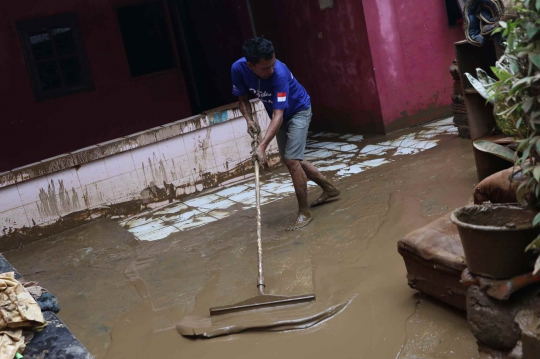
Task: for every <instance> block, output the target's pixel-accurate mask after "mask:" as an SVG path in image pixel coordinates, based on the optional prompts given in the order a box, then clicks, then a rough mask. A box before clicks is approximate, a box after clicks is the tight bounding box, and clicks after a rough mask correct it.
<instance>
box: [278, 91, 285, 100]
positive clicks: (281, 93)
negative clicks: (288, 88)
mask: <svg viewBox="0 0 540 359" xmlns="http://www.w3.org/2000/svg"><path fill="white" fill-rule="evenodd" d="M285 101H287V93H286V92H278V94H277V102H285Z"/></svg>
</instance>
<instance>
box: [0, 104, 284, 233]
mask: <svg viewBox="0 0 540 359" xmlns="http://www.w3.org/2000/svg"><path fill="white" fill-rule="evenodd" d="M254 106H255V109H256V115H257V118H258V120H259V123H260V125H261V128H262V130H263V131H264V132H265V131H266V129H267V128H268V124H269V119H268V115H267V114H266V111H265V110H264V106H263V105H262V104H261V103H255V104H254ZM218 121H222V122H219V123H218ZM164 127H165V128H169V131H171V132H169V133H172V132H174V134H178V135H177V136H176V137H172V138H168V139H164V140H161V141H158V142H157V143H151V144H148V145H146V146H143V147H137V148H133V149H131V150H127V151H125V152H121V153H117V154H114V155H112V156H108V157H105V158H103V159H99V160H95V161H92V162H89V163H84V164H82V165H81V166H80V167H78V168H77V169H75V168H71V169H67V170H63V171H60V172H55V173H52V174H49V175H47V176H43V177H38V178H34V179H31V180H28V181H24V182H21V183H18V184H16V185H11V186H7V187H3V188H0V237H2V236H3V235H6V234H9V231H12V230H16V229H19V228H22V227H31V226H34V225H47V224H51V223H54V222H55V221H57V220H58V219H59V218H61V217H63V216H66V215H68V214H70V213H73V212H78V211H81V210H84V209H88V208H90V209H92V208H96V207H99V206H106V205H110V204H114V203H121V202H126V201H131V200H134V199H137V198H140V195H141V191H142V190H143V189H145V188H146V187H148V186H149V185H150V183H151V182H154V183H155V184H156V185H157V186H158V187H160V188H163V182H166V183H172V184H174V185H175V186H176V187H178V189H177V194H178V195H184V194H191V193H194V192H196V191H201V190H203V189H204V187H203V185H201V184H197V181H200V180H201V179H202V178H203V177H204V175H205V174H217V173H220V172H227V171H229V170H232V169H234V167H235V166H237V165H239V164H240V163H242V162H243V161H246V160H248V159H249V158H251V137H250V136H249V135H248V133H247V125H246V121H245V119H244V118H243V117H241V114H240V112H239V111H238V110H237V109H233V110H227V111H223V112H222V113H216V114H211V115H208V116H207V117H202V118H194V119H193V120H191V121H190V122H182V123H181V122H180V121H178V122H175V123H172V124H168V125H165V126H164ZM157 138H159V135H158V137H157ZM269 152H272V153H275V152H277V145H276V143H275V141H273V142H272V144H271V145H270V148H269Z"/></svg>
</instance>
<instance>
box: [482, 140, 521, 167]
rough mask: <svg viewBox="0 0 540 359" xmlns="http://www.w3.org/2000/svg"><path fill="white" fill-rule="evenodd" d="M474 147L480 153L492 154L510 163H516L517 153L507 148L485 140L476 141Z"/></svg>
mask: <svg viewBox="0 0 540 359" xmlns="http://www.w3.org/2000/svg"><path fill="white" fill-rule="evenodd" d="M473 145H474V147H475V148H476V149H477V150H478V151H482V152H487V153H491V154H492V155H495V156H497V157H500V158H502V159H505V160H507V161H509V162H512V163H513V162H514V158H515V152H514V151H512V150H511V149H509V148H507V147H504V146H501V145H499V144H496V143H493V142H490V141H485V140H478V141H474V142H473Z"/></svg>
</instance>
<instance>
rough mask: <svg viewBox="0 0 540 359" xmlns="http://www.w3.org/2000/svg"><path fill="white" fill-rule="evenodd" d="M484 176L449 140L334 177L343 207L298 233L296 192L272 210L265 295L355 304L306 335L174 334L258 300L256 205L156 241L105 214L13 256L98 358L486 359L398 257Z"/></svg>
mask: <svg viewBox="0 0 540 359" xmlns="http://www.w3.org/2000/svg"><path fill="white" fill-rule="evenodd" d="M475 182H476V172H475V168H474V162H473V156H472V151H471V144H470V142H469V141H464V140H461V139H459V138H458V137H457V136H456V137H453V136H445V137H444V138H443V139H442V140H441V142H440V143H439V146H438V147H436V148H434V149H431V150H428V151H425V152H423V153H420V154H417V155H412V156H401V157H399V158H395V159H394V162H392V163H389V164H386V165H383V166H380V167H377V168H374V169H372V170H369V171H366V172H362V173H359V174H357V175H353V176H350V177H348V178H346V179H343V180H341V181H339V182H337V184H338V185H339V187H340V188H341V189H342V190H343V193H342V196H341V197H340V199H339V200H337V201H333V202H330V203H328V204H326V205H323V206H321V207H318V208H316V209H314V211H313V213H314V216H315V221H314V222H313V223H312V224H310V225H309V226H308V227H307V228H305V229H304V230H302V231H299V232H292V233H290V232H285V231H284V228H286V226H287V225H288V224H289V222H290V221H291V220H292V218H293V216H294V215H295V210H296V201H295V198H294V197H293V196H289V197H287V198H284V199H282V200H279V201H276V202H273V203H271V204H268V205H266V206H264V207H263V208H262V217H263V239H264V240H263V241H264V244H263V245H264V257H265V271H266V281H267V289H268V291H269V292H270V293H279V294H286V295H294V294H306V293H312V292H315V294H316V295H317V296H318V298H325V299H327V300H328V303H341V302H343V301H347V300H350V299H352V301H351V303H350V304H349V305H348V307H347V308H346V309H345V310H343V311H342V312H341V313H340V314H338V315H336V316H334V317H333V318H331V319H330V320H328V321H326V322H324V323H322V324H319V325H317V326H314V327H311V328H309V329H306V330H297V331H288V332H277V333H276V332H246V333H241V334H234V335H230V336H224V337H219V338H215V339H211V340H203V339H199V340H193V339H185V338H183V337H181V336H180V335H179V334H178V333H177V332H176V330H175V324H176V323H177V322H178V321H180V320H181V319H182V318H183V317H184V316H186V315H188V314H190V313H195V314H198V315H204V314H205V313H207V311H208V308H209V307H211V306H216V305H225V304H231V303H235V302H237V301H240V300H243V299H245V298H247V297H250V296H252V295H254V294H255V292H256V287H255V286H256V233H255V223H254V216H255V211H254V209H249V210H245V211H240V212H238V213H236V214H234V215H233V216H231V217H229V218H226V219H224V220H221V221H218V222H214V223H211V224H208V225H206V226H203V227H200V228H197V229H194V230H191V231H189V232H180V233H175V234H173V235H171V236H169V237H168V238H166V239H163V240H160V241H155V242H138V241H137V240H136V239H135V238H134V237H133V236H132V235H131V234H130V233H128V232H127V231H125V230H124V229H122V228H121V227H119V226H118V225H117V224H116V223H115V222H113V221H110V220H103V221H98V222H95V223H92V224H89V225H86V226H83V227H80V228H77V229H74V230H71V231H68V232H65V233H62V234H60V235H56V236H54V237H50V238H48V239H44V240H41V241H39V242H36V243H34V244H31V245H28V246H26V247H24V248H22V249H20V250H17V251H12V252H8V253H5V256H6V257H7V258H8V260H9V261H11V263H12V264H13V265H14V266H15V267H16V268H18V269H19V271H20V272H21V273H22V274H24V275H25V276H26V278H28V279H31V280H37V281H39V282H40V284H41V285H43V286H45V287H47V288H48V289H50V290H51V291H52V292H53V293H54V294H55V295H57V296H58V297H59V300H60V304H61V305H62V311H61V312H60V317H61V318H62V319H63V320H64V321H65V322H66V324H67V325H68V326H69V327H70V329H71V330H72V331H73V332H74V334H75V335H76V336H77V337H78V338H79V339H80V340H81V341H82V343H83V344H84V345H85V346H86V347H87V348H88V349H89V350H90V352H91V353H92V354H94V355H95V357H96V358H98V359H101V358H130V359H135V358H162V359H164V358H178V357H183V358H217V357H220V358H248V357H259V358H291V357H299V358H331V357H336V358H377V359H378V358H391V359H394V358H402V359H403V358H409V359H413V358H415V359H418V358H434V359H442V358H477V357H478V355H477V351H476V343H475V340H474V338H473V337H472V335H471V334H470V333H469V331H468V329H467V326H466V320H465V316H464V314H462V313H459V312H457V311H455V310H453V309H451V308H449V307H447V306H444V305H442V304H441V303H438V302H436V301H433V300H429V299H426V298H424V297H419V296H418V295H415V291H413V290H411V289H410V288H409V287H408V286H407V280H406V278H405V275H406V271H405V266H404V263H403V260H402V259H401V257H400V256H399V254H398V253H397V249H396V243H397V241H398V240H399V239H400V238H401V237H403V236H404V235H405V234H407V233H408V232H410V231H412V230H414V229H417V228H419V227H421V226H424V225H426V224H428V223H429V222H431V221H433V220H435V219H436V218H438V217H439V216H441V215H443V214H445V213H448V212H449V211H450V210H452V209H454V208H456V207H460V206H463V205H464V204H466V203H468V202H469V201H470V200H471V198H472V196H471V194H472V190H473V188H474V184H475ZM318 194H319V192H318V191H317V190H314V191H311V193H310V197H312V198H315V197H316V196H317V195H318Z"/></svg>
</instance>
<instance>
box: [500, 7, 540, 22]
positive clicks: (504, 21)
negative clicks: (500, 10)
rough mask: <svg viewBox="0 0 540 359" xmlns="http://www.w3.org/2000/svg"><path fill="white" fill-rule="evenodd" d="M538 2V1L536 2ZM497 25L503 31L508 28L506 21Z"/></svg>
mask: <svg viewBox="0 0 540 359" xmlns="http://www.w3.org/2000/svg"><path fill="white" fill-rule="evenodd" d="M538 1H540V0H538ZM499 25H500V26H501V27H502V28H503V29H506V28H507V27H508V24H507V23H506V21H502V20H501V21H499Z"/></svg>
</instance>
